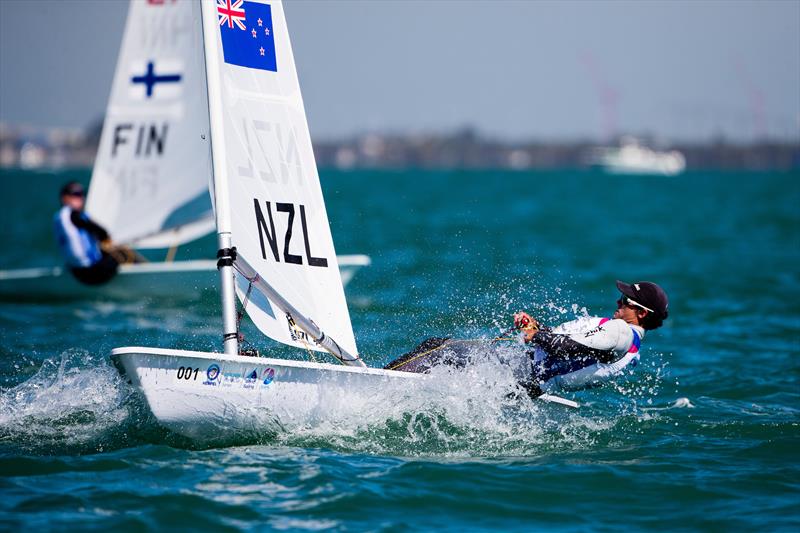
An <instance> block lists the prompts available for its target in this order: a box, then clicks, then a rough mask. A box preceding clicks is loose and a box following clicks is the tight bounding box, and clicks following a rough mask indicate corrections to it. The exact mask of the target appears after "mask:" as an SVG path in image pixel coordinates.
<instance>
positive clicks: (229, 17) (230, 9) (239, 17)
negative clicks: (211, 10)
mask: <svg viewBox="0 0 800 533" xmlns="http://www.w3.org/2000/svg"><path fill="white" fill-rule="evenodd" d="M243 3H244V0H235V1H234V2H233V5H231V0H217V14H218V15H219V25H220V26H222V25H223V24H225V23H227V24H228V27H229V28H233V25H234V24H236V26H238V28H239V29H240V30H246V29H247V28H245V25H244V19H245V16H244V8H242V4H243Z"/></svg>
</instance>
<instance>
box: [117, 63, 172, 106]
mask: <svg viewBox="0 0 800 533" xmlns="http://www.w3.org/2000/svg"><path fill="white" fill-rule="evenodd" d="M130 65H131V67H130V69H131V70H130V87H129V96H130V97H131V98H135V99H137V100H142V99H144V100H154V99H155V100H169V99H173V98H175V97H178V96H180V95H181V86H182V85H183V83H181V82H182V81H183V65H182V64H181V62H180V61H176V60H168V59H148V60H146V61H132V62H131V64H130Z"/></svg>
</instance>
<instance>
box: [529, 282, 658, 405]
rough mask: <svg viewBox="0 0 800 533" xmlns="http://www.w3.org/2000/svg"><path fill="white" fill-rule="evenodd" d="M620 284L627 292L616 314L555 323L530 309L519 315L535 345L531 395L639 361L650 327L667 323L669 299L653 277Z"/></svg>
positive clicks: (579, 385) (591, 380)
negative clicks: (535, 315) (551, 325)
mask: <svg viewBox="0 0 800 533" xmlns="http://www.w3.org/2000/svg"><path fill="white" fill-rule="evenodd" d="M617 288H618V289H619V290H620V292H621V293H622V295H621V296H620V298H619V299H618V300H617V310H616V311H615V312H614V315H613V316H612V317H611V318H601V317H582V318H578V319H577V320H572V321H570V322H565V323H563V324H560V325H559V326H556V327H555V328H552V329H551V328H547V327H544V326H541V325H540V324H539V323H538V322H537V321H536V320H535V319H534V318H532V317H531V316H530V315H528V314H527V313H525V312H519V313H516V314H515V315H514V326H515V327H516V328H518V329H520V330H521V331H522V335H523V339H524V341H525V343H526V344H529V345H530V346H531V349H530V350H529V351H528V354H529V356H530V358H531V369H532V372H531V376H530V379H527V380H525V381H524V382H523V383H522V385H523V386H524V387H525V388H526V390H527V391H528V393H529V394H530V395H531V396H533V397H535V396H538V395H539V394H541V393H542V392H543V391H552V390H556V389H562V390H578V389H584V388H589V387H593V386H598V385H601V384H602V383H604V382H606V381H609V380H610V379H612V378H614V377H615V376H617V375H619V374H620V373H622V372H623V370H625V369H626V368H631V367H634V366H636V364H637V363H638V362H639V347H640V346H641V342H642V340H643V339H644V336H645V332H647V331H650V330H653V329H656V328H659V327H661V325H662V324H663V323H664V320H665V319H666V318H667V316H668V314H669V313H668V311H667V307H668V306H669V300H668V298H667V295H666V293H665V292H664V290H663V289H662V288H661V287H659V286H658V285H656V284H655V283H652V282H650V281H640V282H637V283H632V284H628V283H623V282H621V281H617Z"/></svg>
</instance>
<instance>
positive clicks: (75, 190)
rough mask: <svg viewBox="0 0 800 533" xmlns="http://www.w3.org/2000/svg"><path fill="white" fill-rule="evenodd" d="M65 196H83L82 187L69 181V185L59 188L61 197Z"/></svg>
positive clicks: (75, 182)
mask: <svg viewBox="0 0 800 533" xmlns="http://www.w3.org/2000/svg"><path fill="white" fill-rule="evenodd" d="M67 194H74V195H83V194H84V190H83V185H81V184H80V183H78V182H77V181H70V182H69V183H65V184H64V186H63V187H61V193H60V195H61V196H64V195H67Z"/></svg>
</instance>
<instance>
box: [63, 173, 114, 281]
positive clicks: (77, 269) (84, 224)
mask: <svg viewBox="0 0 800 533" xmlns="http://www.w3.org/2000/svg"><path fill="white" fill-rule="evenodd" d="M85 197H86V195H85V192H84V190H83V185H81V184H80V183H78V182H76V181H71V182H69V183H67V184H66V185H64V186H63V187H62V188H61V209H60V210H59V211H58V212H57V213H56V215H55V217H54V220H53V222H54V228H55V234H56V240H57V241H58V247H59V248H60V249H61V254H62V255H63V256H64V259H65V260H66V262H67V266H68V267H69V269H70V271H71V272H72V275H73V276H75V279H77V280H78V281H80V282H81V283H85V284H87V285H100V284H102V283H106V282H107V281H109V280H110V279H111V278H113V277H114V275H116V273H117V268H118V267H119V261H117V259H115V258H114V257H113V256H112V255H111V254H109V253H108V252H106V251H104V250H103V248H105V247H110V246H111V239H110V237H109V235H108V232H107V231H106V230H105V229H103V228H102V227H101V226H100V225H98V224H96V223H95V222H93V221H92V220H91V219H90V218H89V217H88V216H87V215H86V213H84V212H83V205H84V201H85ZM101 245H102V246H101Z"/></svg>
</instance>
